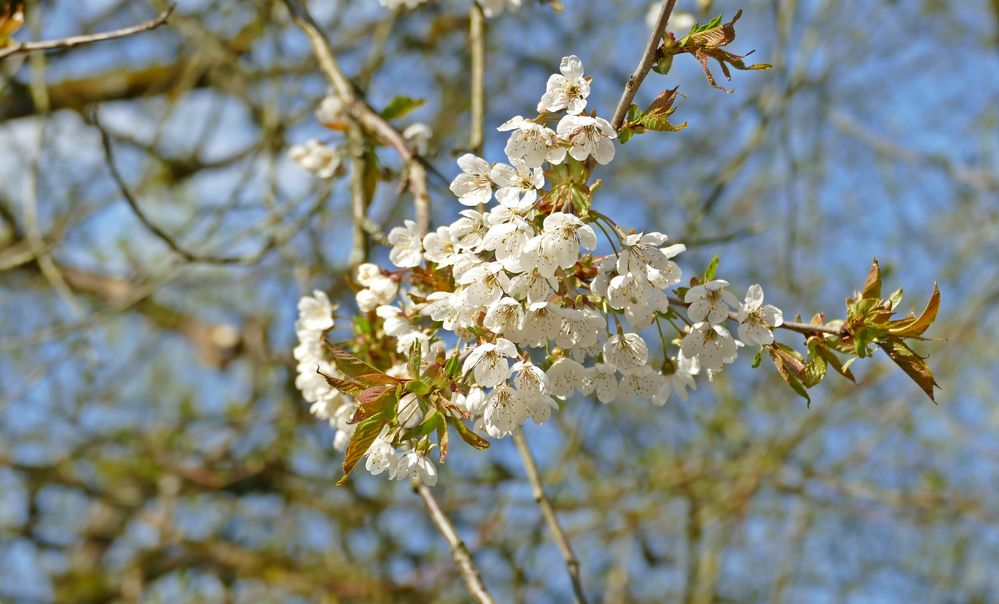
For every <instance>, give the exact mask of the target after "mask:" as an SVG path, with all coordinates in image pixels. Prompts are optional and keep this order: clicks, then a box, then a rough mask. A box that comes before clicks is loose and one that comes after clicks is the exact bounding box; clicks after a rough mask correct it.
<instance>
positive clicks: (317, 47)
mask: <svg viewBox="0 0 999 604" xmlns="http://www.w3.org/2000/svg"><path fill="white" fill-rule="evenodd" d="M284 3H285V5H286V6H287V7H288V10H289V11H290V12H291V16H292V20H293V21H294V22H295V25H297V26H298V27H299V29H301V30H302V31H303V32H305V35H306V37H308V38H309V43H310V44H311V45H312V51H313V53H314V54H315V55H316V60H317V61H318V62H319V69H320V71H322V72H323V75H325V76H326V79H328V80H329V82H330V84H331V85H332V86H333V88H334V90H336V93H337V94H338V95H339V96H340V98H341V99H342V100H343V101H344V105H345V108H346V111H347V114H348V116H349V117H350V118H351V119H353V120H355V121H356V122H357V123H358V124H360V125H361V126H362V127H363V128H365V129H366V130H368V131H369V132H372V133H374V134H376V135H377V136H379V137H380V138H381V139H382V140H384V141H385V142H386V143H387V144H388V145H389V146H391V147H392V148H394V149H395V150H396V152H397V153H398V154H399V157H400V158H401V159H402V162H403V164H404V170H405V176H406V182H407V185H408V187H409V191H410V193H412V194H413V201H414V204H415V206H416V224H417V226H418V228H419V231H420V235H421V236H422V235H426V234H427V233H428V232H429V231H430V193H429V191H428V189H427V170H426V168H425V167H424V165H423V161H422V158H420V156H419V155H418V154H417V153H416V151H415V150H414V149H413V148H412V147H411V146H410V145H409V143H408V142H407V141H406V139H405V138H404V137H403V136H402V133H401V132H399V131H398V130H396V128H395V127H394V126H393V125H392V124H390V123H388V122H387V121H385V119H384V118H382V116H381V115H379V114H378V112H377V111H375V110H374V109H372V108H371V106H370V105H368V104H367V102H365V100H364V99H363V98H361V97H360V96H359V95H358V94H357V93H356V91H355V90H354V85H353V84H352V83H351V81H350V80H349V79H348V78H347V76H346V75H345V74H344V72H343V70H342V69H341V68H340V65H339V63H338V62H337V60H336V57H335V56H334V55H333V48H332V46H331V45H330V42H329V40H327V39H326V36H325V35H324V34H323V32H322V30H320V29H319V25H318V24H317V23H316V21H315V19H313V18H312V15H311V14H309V9H308V8H307V7H306V5H305V2H304V1H302V0H284Z"/></svg>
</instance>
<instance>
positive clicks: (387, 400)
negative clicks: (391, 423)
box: [347, 388, 399, 424]
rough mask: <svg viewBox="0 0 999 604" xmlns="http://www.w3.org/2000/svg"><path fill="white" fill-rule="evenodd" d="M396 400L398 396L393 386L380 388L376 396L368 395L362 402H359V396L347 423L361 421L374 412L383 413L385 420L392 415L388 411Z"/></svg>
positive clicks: (393, 406) (392, 407)
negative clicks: (384, 388) (380, 390)
mask: <svg viewBox="0 0 999 604" xmlns="http://www.w3.org/2000/svg"><path fill="white" fill-rule="evenodd" d="M362 394H363V393H362ZM397 402H399V396H398V394H397V393H396V391H395V389H394V388H388V389H386V390H382V392H381V393H379V395H378V396H377V397H375V398H370V397H369V398H368V400H366V401H365V402H363V403H362V402H361V399H360V397H358V399H357V408H356V409H355V410H354V414H353V415H352V416H351V417H350V420H349V421H348V422H347V423H348V424H356V423H358V422H362V421H364V420H366V419H368V418H369V417H372V416H374V415H375V414H376V413H381V414H383V415H385V419H386V421H387V420H389V419H391V417H392V416H393V415H394V413H390V411H392V410H393V409H395V405H396V403H397Z"/></svg>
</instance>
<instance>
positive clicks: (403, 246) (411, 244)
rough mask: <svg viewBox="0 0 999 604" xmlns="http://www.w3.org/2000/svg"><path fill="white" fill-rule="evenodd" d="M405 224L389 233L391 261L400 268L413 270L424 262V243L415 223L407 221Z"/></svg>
mask: <svg viewBox="0 0 999 604" xmlns="http://www.w3.org/2000/svg"><path fill="white" fill-rule="evenodd" d="M404 224H405V225H406V226H401V227H395V228H394V229H392V230H391V231H389V234H388V242H389V243H391V244H392V250H391V251H390V252H389V260H391V261H392V264H394V265H396V266H398V267H399V268H412V267H414V266H419V265H420V263H421V262H423V253H422V252H423V242H422V238H421V237H420V233H419V230H418V228H417V226H416V223H415V222H413V221H412V220H407V221H405V222H404Z"/></svg>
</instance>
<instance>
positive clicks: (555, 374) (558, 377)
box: [545, 358, 586, 397]
mask: <svg viewBox="0 0 999 604" xmlns="http://www.w3.org/2000/svg"><path fill="white" fill-rule="evenodd" d="M545 373H546V374H548V381H549V385H550V388H551V393H552V394H554V395H555V396H561V397H567V396H570V395H572V391H573V390H581V389H582V388H583V383H584V382H585V381H586V369H585V368H584V367H583V366H582V365H580V364H579V363H577V362H576V361H574V360H572V359H569V358H562V359H559V360H557V361H555V362H554V363H552V366H551V367H549V368H548V371H546V372H545Z"/></svg>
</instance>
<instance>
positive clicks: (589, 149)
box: [555, 115, 617, 165]
mask: <svg viewBox="0 0 999 604" xmlns="http://www.w3.org/2000/svg"><path fill="white" fill-rule="evenodd" d="M555 130H556V132H557V134H558V136H559V138H562V139H565V140H567V141H569V142H570V143H571V144H570V146H569V155H571V156H572V158H573V159H575V160H578V161H583V160H585V159H586V158H587V157H590V156H591V155H592V156H593V159H595V160H597V163H599V164H601V165H606V164H609V163H610V162H611V160H613V159H614V143H613V139H615V138H617V132H616V131H615V130H614V128H613V127H612V126H611V125H610V123H609V122H608V121H607V120H605V119H604V118H602V117H590V116H588V115H567V116H565V117H563V118H562V119H561V120H559V122H558V126H557V127H556V129H555Z"/></svg>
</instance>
